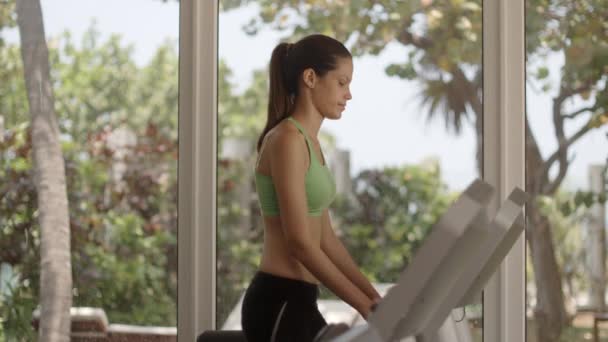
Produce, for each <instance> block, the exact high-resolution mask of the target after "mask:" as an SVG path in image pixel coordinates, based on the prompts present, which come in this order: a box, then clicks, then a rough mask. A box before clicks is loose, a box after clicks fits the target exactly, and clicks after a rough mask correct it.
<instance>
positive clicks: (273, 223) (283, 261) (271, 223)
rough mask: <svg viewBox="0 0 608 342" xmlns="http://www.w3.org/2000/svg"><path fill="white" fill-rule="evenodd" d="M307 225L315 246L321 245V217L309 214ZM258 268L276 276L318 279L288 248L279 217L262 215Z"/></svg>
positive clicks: (314, 281) (307, 280) (304, 279)
mask: <svg viewBox="0 0 608 342" xmlns="http://www.w3.org/2000/svg"><path fill="white" fill-rule="evenodd" d="M308 227H309V229H310V234H311V237H312V239H313V241H314V243H315V244H316V245H317V246H319V247H320V246H321V227H322V225H321V217H320V216H319V217H316V216H309V217H308ZM260 270H261V271H263V272H266V273H271V274H274V275H277V276H281V277H285V278H291V279H298V280H303V281H306V282H309V283H313V284H319V281H318V280H317V279H316V278H315V276H313V275H312V273H310V272H309V271H308V269H306V267H305V266H304V265H302V263H300V262H299V261H298V260H297V259H296V258H295V257H294V256H293V254H292V252H291V251H290V250H289V246H288V245H287V242H286V241H285V238H284V235H283V229H281V218H280V217H279V216H276V217H267V216H266V217H264V250H263V252H262V261H261V262H260Z"/></svg>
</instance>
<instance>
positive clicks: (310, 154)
mask: <svg viewBox="0 0 608 342" xmlns="http://www.w3.org/2000/svg"><path fill="white" fill-rule="evenodd" d="M287 120H289V121H291V122H292V123H293V124H294V125H295V126H296V128H297V129H298V131H300V133H302V135H303V136H304V139H305V140H306V146H308V154H309V156H310V162H311V163H312V162H313V159H314V160H315V162H317V163H319V164H320V163H321V162H319V161H318V160H317V156H316V155H315V152H314V150H313V148H312V143H311V142H310V139H308V135H307V134H306V131H305V130H304V128H302V126H301V125H300V123H299V122H298V121H297V120H296V119H294V118H292V117H291V116H289V117H287Z"/></svg>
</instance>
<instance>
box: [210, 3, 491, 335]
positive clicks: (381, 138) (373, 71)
mask: <svg viewBox="0 0 608 342" xmlns="http://www.w3.org/2000/svg"><path fill="white" fill-rule="evenodd" d="M292 3H293V2H291V1H262V0H260V1H257V2H253V3H249V2H247V3H246V4H245V2H239V1H220V10H221V11H220V18H219V58H220V69H219V81H218V82H219V84H218V89H219V113H218V118H219V136H218V138H219V155H218V157H219V164H218V179H219V181H218V245H217V250H218V264H217V277H218V282H217V294H218V297H217V303H218V306H217V326H218V328H223V329H239V328H240V305H241V303H240V301H239V299H240V298H242V295H243V293H244V290H245V289H246V288H247V286H248V284H249V282H250V281H251V278H252V277H253V274H254V273H255V271H256V270H257V268H258V266H259V263H260V259H261V252H262V249H263V248H264V246H263V242H264V240H263V238H264V229H265V228H264V220H263V217H262V214H261V212H260V207H259V204H258V197H257V194H256V193H255V187H254V184H255V183H254V179H253V177H254V173H253V169H254V167H255V161H256V158H257V153H256V147H255V145H256V143H257V139H258V137H259V135H260V133H261V131H262V129H263V127H264V125H265V123H266V117H267V103H268V63H269V61H270V56H271V53H272V51H273V49H274V48H275V46H276V45H277V44H278V43H279V42H281V41H283V40H286V41H288V42H290V43H295V42H297V41H298V39H300V38H302V37H303V36H305V35H308V34H311V33H316V32H323V33H325V34H327V35H329V36H331V37H334V38H336V39H338V40H339V41H341V42H343V43H344V45H345V46H346V47H347V48H348V49H349V50H350V52H351V53H352V55H353V64H354V73H353V80H352V83H351V86H350V89H351V92H352V96H353V98H352V100H351V101H350V102H349V104H348V108H347V109H346V110H345V111H344V112H343V113H342V117H341V118H340V120H324V121H323V125H322V127H321V131H320V134H319V137H318V138H319V140H320V143H321V147H322V150H323V153H324V156H325V158H326V161H327V164H328V165H329V167H330V170H331V171H332V174H333V176H334V177H335V179H336V183H337V192H338V196H337V198H336V200H335V201H334V202H333V203H332V205H331V207H330V215H331V223H332V227H333V229H334V231H335V232H336V234H337V235H338V236H339V238H340V239H341V241H342V243H343V244H344V245H345V247H346V248H347V250H348V251H349V252H350V254H351V255H352V256H353V258H354V259H355V261H356V263H357V264H358V265H359V266H360V269H361V270H362V272H363V273H364V274H365V275H366V276H367V277H368V278H369V279H370V280H371V281H372V282H373V284H374V285H376V287H377V288H378V289H379V291H380V292H382V293H383V292H384V291H386V289H387V288H388V287H389V286H390V285H391V284H392V283H393V282H395V281H396V279H397V277H398V276H399V274H400V273H401V272H402V271H403V269H405V268H406V267H407V265H408V262H409V261H410V260H411V258H412V256H413V255H414V253H415V252H416V250H417V248H418V247H419V246H420V245H421V243H422V241H423V240H424V238H425V237H426V235H427V234H428V232H429V230H430V228H431V226H432V225H433V224H434V223H435V222H436V220H437V219H438V217H439V216H440V215H441V214H442V213H443V212H444V210H445V209H446V208H447V207H448V206H449V204H450V203H451V202H452V201H453V200H454V199H455V198H456V197H457V196H458V195H459V194H460V192H461V191H462V190H464V188H465V187H466V186H467V185H468V184H469V183H471V182H472V181H473V180H474V179H475V178H478V177H479V175H480V174H481V173H480V171H479V168H478V165H482V164H483V163H482V160H481V159H480V160H479V161H478V159H477V156H478V155H480V154H481V151H482V150H481V147H482V137H481V126H482V125H481V123H482V107H483V106H482V102H481V101H482V86H481V75H482V65H481V51H482V48H481V43H482V42H481V39H482V34H481V28H482V23H481V18H482V8H481V1H418V0H411V1H376V2H374V3H375V4H374V5H369V6H368V5H367V3H366V4H365V5H361V4H355V2H348V1H334V2H318V1H302V2H299V4H298V5H297V7H293V6H295V5H292ZM244 54H246V56H247V57H246V58H243V55H244ZM478 153H479V154H478ZM337 299H338V298H337V297H336V296H335V295H333V294H332V293H331V292H330V291H329V290H327V289H324V288H322V291H321V298H320V300H319V302H318V305H319V308H320V311H321V313H322V314H323V315H324V317H325V319H326V320H327V322H329V323H337V322H347V323H348V324H359V323H361V319H360V318H357V315H356V311H354V309H352V308H351V307H350V306H349V305H347V304H346V303H344V302H343V301H340V300H337ZM482 314H483V310H482V305H481V303H478V304H475V305H472V306H470V307H467V310H466V316H467V320H465V323H464V324H467V323H468V324H469V326H470V327H472V329H470V334H471V337H472V339H473V341H481V339H482V337H481V336H482V334H481V331H482V323H481V322H482ZM461 315H462V311H461V310H458V311H455V312H454V314H453V315H452V317H453V318H454V320H459V319H460V317H461Z"/></svg>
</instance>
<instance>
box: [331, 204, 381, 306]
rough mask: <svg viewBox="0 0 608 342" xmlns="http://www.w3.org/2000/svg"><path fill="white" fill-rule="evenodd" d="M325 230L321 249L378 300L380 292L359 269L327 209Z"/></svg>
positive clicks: (361, 287)
mask: <svg viewBox="0 0 608 342" xmlns="http://www.w3.org/2000/svg"><path fill="white" fill-rule="evenodd" d="M322 222H323V232H322V236H321V249H322V250H323V251H324V252H325V254H327V256H328V257H329V259H330V260H331V261H332V262H333V263H334V264H335V265H336V266H337V267H338V268H339V269H340V270H341V271H342V273H344V275H346V277H347V278H348V279H350V280H351V281H352V282H353V283H354V284H355V285H356V286H357V287H358V288H359V289H361V291H362V292H363V293H365V294H366V295H367V297H368V298H369V299H370V300H372V301H374V302H376V301H377V300H378V299H380V298H381V297H380V294H378V291H376V289H375V288H374V287H373V286H372V284H371V283H370V282H369V280H367V277H365V275H364V274H363V273H361V271H360V270H359V267H358V266H357V264H356V263H355V261H354V260H353V258H352V257H351V255H350V254H349V253H348V250H347V249H346V248H345V247H344V244H343V243H342V241H340V239H339V238H338V237H337V236H336V233H335V232H334V230H333V228H332V226H331V222H330V219H329V211H328V210H327V209H325V210H324V211H323V216H322Z"/></svg>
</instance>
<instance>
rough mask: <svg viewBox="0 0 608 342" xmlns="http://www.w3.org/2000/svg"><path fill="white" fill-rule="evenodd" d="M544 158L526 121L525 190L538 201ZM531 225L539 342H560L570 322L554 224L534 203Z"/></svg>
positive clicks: (530, 214)
mask: <svg viewBox="0 0 608 342" xmlns="http://www.w3.org/2000/svg"><path fill="white" fill-rule="evenodd" d="M543 163H544V161H543V159H542V156H541V154H540V151H539V149H538V145H537V144H536V140H535V139H534V136H533V135H532V134H531V132H530V129H529V127H528V122H527V120H526V167H527V170H526V189H527V191H528V192H530V194H531V195H532V198H536V197H537V196H538V195H553V194H539V193H538V191H539V189H541V188H542V186H541V184H539V183H540V182H544V181H545V180H544V179H538V178H535V177H534V175H535V174H536V172H537V171H538V170H539V169H540V168H541V167H542V166H543ZM526 210H527V216H528V224H527V231H526V232H527V234H526V237H527V240H528V243H529V246H530V251H531V254H532V256H531V257H532V266H533V269H534V281H535V285H536V289H537V291H536V296H537V303H536V308H535V311H534V317H535V320H536V331H537V337H538V342H554V341H558V340H559V337H560V335H561V331H562V327H563V326H564V325H566V324H567V323H568V317H567V315H566V309H565V306H564V294H563V290H562V282H561V276H560V271H559V267H558V265H557V260H556V257H555V250H554V246H553V235H552V232H551V225H550V223H549V221H548V220H547V218H546V217H543V216H542V215H541V213H540V212H539V211H538V208H537V207H536V206H535V204H534V202H533V203H531V204H529V205H528V206H527V207H526Z"/></svg>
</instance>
